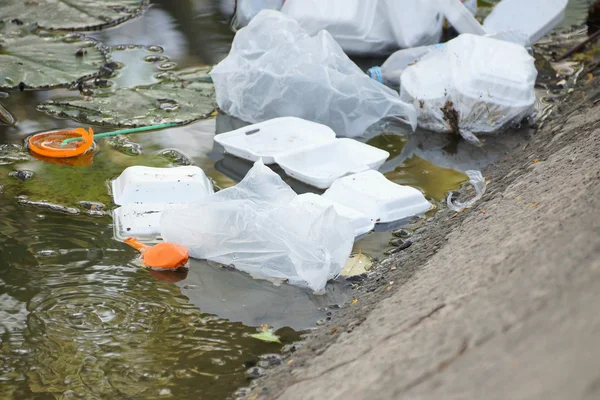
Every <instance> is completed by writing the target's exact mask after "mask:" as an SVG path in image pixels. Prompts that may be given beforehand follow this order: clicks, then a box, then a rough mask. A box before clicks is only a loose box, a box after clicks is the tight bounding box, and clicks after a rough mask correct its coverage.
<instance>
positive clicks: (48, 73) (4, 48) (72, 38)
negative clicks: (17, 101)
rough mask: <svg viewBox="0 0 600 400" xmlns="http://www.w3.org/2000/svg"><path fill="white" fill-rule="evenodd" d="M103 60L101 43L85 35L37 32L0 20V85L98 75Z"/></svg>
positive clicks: (42, 84) (45, 85) (42, 85)
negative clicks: (39, 33)
mask: <svg viewBox="0 0 600 400" xmlns="http://www.w3.org/2000/svg"><path fill="white" fill-rule="evenodd" d="M105 63H106V58H105V55H104V52H103V51H102V50H101V48H100V46H99V45H98V44H97V42H95V41H93V40H91V39H86V38H85V36H82V35H79V34H68V35H65V34H57V35H45V36H40V35H38V34H36V33H34V32H31V31H29V30H28V29H22V28H18V27H17V25H16V24H15V23H5V22H1V21H0V65H1V66H2V67H1V68H0V89H20V90H24V89H49V88H54V87H59V86H68V85H70V84H73V83H74V82H76V81H79V80H83V79H87V78H90V77H93V76H96V75H98V74H99V73H100V69H101V68H102V66H103V65H104V64H105Z"/></svg>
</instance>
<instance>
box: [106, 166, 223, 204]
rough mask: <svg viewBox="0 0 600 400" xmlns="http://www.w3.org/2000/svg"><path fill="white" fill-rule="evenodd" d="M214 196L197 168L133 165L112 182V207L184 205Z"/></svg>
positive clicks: (211, 187)
mask: <svg viewBox="0 0 600 400" xmlns="http://www.w3.org/2000/svg"><path fill="white" fill-rule="evenodd" d="M212 193H214V189H213V185H212V183H211V182H210V180H209V179H208V178H207V177H206V175H205V174H204V171H202V169H201V168H199V167H194V166H185V167H175V168H153V167H141V166H134V167H129V168H127V169H125V171H123V172H122V173H121V175H120V176H119V177H118V178H117V179H115V180H114V181H112V195H113V199H114V202H115V204H117V205H124V204H131V203H183V202H187V201H193V200H197V199H199V198H201V197H204V196H206V195H209V194H212Z"/></svg>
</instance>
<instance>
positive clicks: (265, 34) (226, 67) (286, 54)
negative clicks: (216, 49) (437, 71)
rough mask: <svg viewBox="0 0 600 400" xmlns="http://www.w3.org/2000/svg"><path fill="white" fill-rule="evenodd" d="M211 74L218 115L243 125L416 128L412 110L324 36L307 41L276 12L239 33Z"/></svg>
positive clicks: (345, 130)
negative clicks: (281, 122)
mask: <svg viewBox="0 0 600 400" xmlns="http://www.w3.org/2000/svg"><path fill="white" fill-rule="evenodd" d="M211 76H212V78H213V81H214V83H215V88H216V92H217V103H218V105H219V107H220V108H221V110H223V111H224V112H226V113H228V114H230V115H233V116H234V117H237V118H240V119H242V120H244V121H248V122H253V123H256V122H260V121H265V120H269V119H272V118H276V117H284V116H295V117H300V118H304V119H307V120H310V121H314V122H319V123H322V124H325V125H327V126H329V127H330V128H332V129H333V130H334V131H335V132H336V134H337V135H339V136H349V137H356V136H361V135H363V134H364V133H365V131H366V130H367V128H369V127H370V126H371V125H373V124H375V123H376V122H378V121H380V120H382V119H384V118H386V119H388V118H389V119H395V120H399V121H401V122H405V123H408V124H409V125H411V126H412V128H413V129H414V128H415V127H416V112H415V109H414V107H413V106H412V105H409V104H406V103H405V102H403V101H401V100H400V97H399V96H398V95H397V93H396V92H394V91H393V90H391V89H389V88H386V87H385V86H383V85H380V84H379V83H377V82H374V81H373V80H372V79H370V78H369V77H368V76H366V75H365V74H364V73H363V72H362V71H361V70H360V68H358V66H357V65H356V64H354V63H353V62H352V61H351V60H350V59H349V58H348V56H346V54H344V52H343V50H342V48H341V47H340V46H339V45H338V44H337V43H336V42H335V40H334V39H333V38H332V37H331V35H330V34H329V33H328V32H326V31H320V32H319V33H318V34H317V35H315V36H310V35H309V34H308V33H307V32H306V31H305V30H304V29H303V28H302V27H300V25H299V24H298V23H297V22H296V21H295V20H294V19H292V18H290V17H288V16H285V15H283V14H282V13H280V12H277V11H272V10H263V11H261V12H260V13H259V14H258V15H257V16H256V17H255V18H254V19H253V20H252V21H251V22H250V24H249V25H248V26H247V27H246V28H245V29H242V30H240V31H238V32H237V34H236V36H235V38H234V41H233V46H232V49H231V52H230V53H229V55H228V56H227V58H225V59H224V60H223V61H221V63H219V64H218V65H217V66H216V67H215V68H214V69H213V70H212V71H211Z"/></svg>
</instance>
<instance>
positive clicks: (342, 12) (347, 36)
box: [281, 0, 443, 55]
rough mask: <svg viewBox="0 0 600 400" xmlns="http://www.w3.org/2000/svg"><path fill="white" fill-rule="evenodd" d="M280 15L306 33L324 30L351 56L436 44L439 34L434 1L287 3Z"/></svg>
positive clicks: (293, 0)
mask: <svg viewBox="0 0 600 400" xmlns="http://www.w3.org/2000/svg"><path fill="white" fill-rule="evenodd" d="M281 12H283V13H284V14H286V15H289V16H290V17H292V18H294V19H295V20H297V21H298V22H299V23H300V25H302V26H303V27H304V28H305V29H306V30H307V31H308V33H309V34H316V33H317V32H319V31H320V30H323V29H324V30H327V31H328V32H329V33H331V35H332V36H333V38H334V39H335V40H336V41H337V42H338V43H339V44H340V46H342V48H343V49H344V51H346V52H347V53H349V54H355V55H372V54H385V53H389V52H390V51H391V50H394V49H397V48H399V47H403V48H405V47H415V46H421V45H427V44H433V43H438V42H439V41H440V38H441V35H442V24H443V19H442V16H441V15H440V13H439V12H438V10H437V7H436V4H435V0H328V1H321V0H287V1H286V2H285V4H284V6H283V7H282V9H281Z"/></svg>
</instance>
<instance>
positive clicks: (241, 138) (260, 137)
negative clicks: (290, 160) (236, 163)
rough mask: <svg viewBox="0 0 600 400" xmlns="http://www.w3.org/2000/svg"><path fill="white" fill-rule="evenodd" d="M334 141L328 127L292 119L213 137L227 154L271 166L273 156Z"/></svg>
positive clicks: (251, 126)
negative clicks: (261, 161) (260, 160)
mask: <svg viewBox="0 0 600 400" xmlns="http://www.w3.org/2000/svg"><path fill="white" fill-rule="evenodd" d="M333 140H335V132H334V131H333V130H332V129H331V128H330V127H328V126H326V125H323V124H319V123H316V122H312V121H307V120H305V119H302V118H296V117H281V118H274V119H270V120H268V121H265V122H260V123H258V124H253V125H249V126H246V127H243V128H241V129H236V130H235V131H231V132H226V133H222V134H220V135H216V136H215V142H217V143H219V144H220V145H221V146H223V147H224V148H225V151H226V152H228V153H229V154H233V155H234V156H236V157H240V158H243V159H246V160H250V161H258V159H260V158H262V160H263V163H265V164H273V163H274V162H275V160H274V157H275V156H278V155H281V154H285V153H288V152H292V151H300V150H304V149H307V148H311V147H315V146H319V145H321V144H325V143H328V142H331V141H333Z"/></svg>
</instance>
